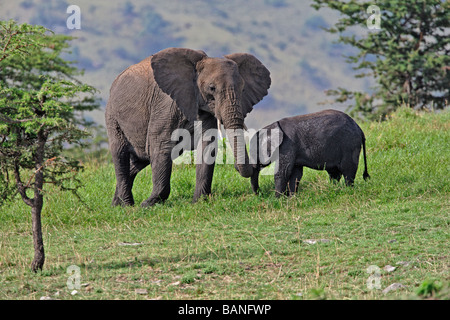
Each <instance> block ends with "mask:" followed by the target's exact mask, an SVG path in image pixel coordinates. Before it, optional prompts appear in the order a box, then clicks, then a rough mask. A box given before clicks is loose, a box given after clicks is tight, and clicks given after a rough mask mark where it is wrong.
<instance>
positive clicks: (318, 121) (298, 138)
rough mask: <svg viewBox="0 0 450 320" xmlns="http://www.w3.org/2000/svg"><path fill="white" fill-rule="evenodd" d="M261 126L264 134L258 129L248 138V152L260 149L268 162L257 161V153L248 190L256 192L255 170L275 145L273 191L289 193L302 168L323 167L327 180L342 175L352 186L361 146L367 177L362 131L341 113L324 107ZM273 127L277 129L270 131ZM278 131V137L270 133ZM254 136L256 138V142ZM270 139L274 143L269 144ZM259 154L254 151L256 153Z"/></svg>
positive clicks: (291, 193) (256, 171)
mask: <svg viewBox="0 0 450 320" xmlns="http://www.w3.org/2000/svg"><path fill="white" fill-rule="evenodd" d="M263 129H268V131H267V135H265V134H261V132H262V130H260V131H258V132H257V133H256V134H255V135H254V136H253V137H252V140H251V141H250V154H251V155H253V154H255V155H256V153H255V150H254V148H255V147H256V148H258V152H259V151H260V150H264V151H265V152H266V150H268V151H267V153H266V154H268V155H269V159H268V161H265V163H261V158H260V157H259V156H258V158H257V165H254V171H253V175H252V177H251V184H252V189H253V191H254V192H255V193H257V192H258V189H259V184H258V178H259V172H260V170H261V168H263V167H265V166H268V165H269V164H270V163H271V162H273V161H276V159H274V157H275V155H276V151H277V147H278V159H279V162H278V170H277V171H276V172H275V175H274V179H275V194H276V196H277V197H279V196H280V195H281V194H288V195H290V196H291V195H293V194H294V193H295V192H296V191H297V189H298V184H299V182H300V180H301V178H302V175H303V167H308V168H311V169H316V170H326V171H327V172H328V174H329V176H330V180H331V181H335V182H338V181H339V180H340V179H341V177H342V176H344V179H345V183H346V184H347V185H350V186H351V185H353V181H354V180H355V176H356V171H357V170H358V162H359V154H360V151H361V145H362V146H363V154H364V173H363V178H364V180H366V179H367V178H369V174H368V172H367V162H366V144H365V140H366V139H365V137H364V133H363V131H362V130H361V128H360V127H359V126H358V125H357V124H356V122H355V121H354V120H353V119H352V118H350V117H349V116H348V115H346V114H345V113H343V112H340V111H336V110H325V111H321V112H316V113H312V114H308V115H301V116H295V117H290V118H284V119H281V120H279V121H276V122H274V123H272V124H270V125H268V126H266V127H264V128H263ZM273 129H278V130H274V131H272V130H273ZM274 132H278V133H279V136H278V139H273V137H272V134H273V133H274ZM254 139H257V140H256V141H255V140H254ZM271 140H277V142H278V143H275V144H276V145H274V146H272V147H271ZM259 154H260V153H258V155H259Z"/></svg>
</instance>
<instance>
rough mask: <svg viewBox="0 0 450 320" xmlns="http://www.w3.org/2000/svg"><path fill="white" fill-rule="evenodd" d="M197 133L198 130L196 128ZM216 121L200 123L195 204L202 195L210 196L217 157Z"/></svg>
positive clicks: (206, 120)
mask: <svg viewBox="0 0 450 320" xmlns="http://www.w3.org/2000/svg"><path fill="white" fill-rule="evenodd" d="M196 129H197V131H198V128H196ZM217 139H218V137H217V121H216V120H215V118H207V119H205V120H203V121H202V136H201V137H199V141H198V145H197V158H196V160H195V163H196V170H195V178H196V180H195V192H194V199H193V201H194V202H196V201H197V200H198V199H199V198H201V197H202V196H204V195H209V194H211V185H212V180H213V175H214V166H215V161H216V156H217V151H218V150H217V148H218V144H217Z"/></svg>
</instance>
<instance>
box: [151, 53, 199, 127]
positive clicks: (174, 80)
mask: <svg viewBox="0 0 450 320" xmlns="http://www.w3.org/2000/svg"><path fill="white" fill-rule="evenodd" d="M205 57H206V54H205V53H204V52H203V51H196V50H191V49H184V48H168V49H164V50H162V51H160V52H158V53H156V54H154V55H153V56H152V58H151V59H152V69H153V77H154V78H155V81H156V83H157V84H158V86H159V87H160V88H161V90H162V91H163V92H164V93H166V94H168V95H169V96H170V97H171V98H172V99H173V100H175V102H176V103H177V106H178V107H179V108H180V109H181V111H182V112H183V114H184V115H185V116H186V118H188V119H189V120H195V119H196V118H197V112H198V103H197V95H198V94H197V91H198V88H197V85H196V83H195V78H196V72H197V71H196V69H195V68H196V64H197V62H199V61H200V60H202V59H203V58H205Z"/></svg>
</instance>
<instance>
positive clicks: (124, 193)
mask: <svg viewBox="0 0 450 320" xmlns="http://www.w3.org/2000/svg"><path fill="white" fill-rule="evenodd" d="M110 149H111V156H112V160H113V163H114V169H115V173H116V191H115V193H114V198H113V201H112V205H113V206H117V205H122V206H123V205H134V199H133V194H132V193H131V188H132V186H133V185H132V181H131V178H130V151H129V150H130V146H129V145H128V144H127V143H123V141H122V142H118V141H112V142H111V143H110Z"/></svg>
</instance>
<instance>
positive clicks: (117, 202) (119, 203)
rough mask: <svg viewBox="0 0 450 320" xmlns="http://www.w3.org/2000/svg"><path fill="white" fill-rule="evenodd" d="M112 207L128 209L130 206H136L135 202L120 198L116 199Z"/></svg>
mask: <svg viewBox="0 0 450 320" xmlns="http://www.w3.org/2000/svg"><path fill="white" fill-rule="evenodd" d="M111 205H112V206H113V207H117V206H122V207H128V206H134V200H133V199H131V200H123V199H120V198H116V197H115V198H114V199H113V201H112V203H111Z"/></svg>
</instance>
